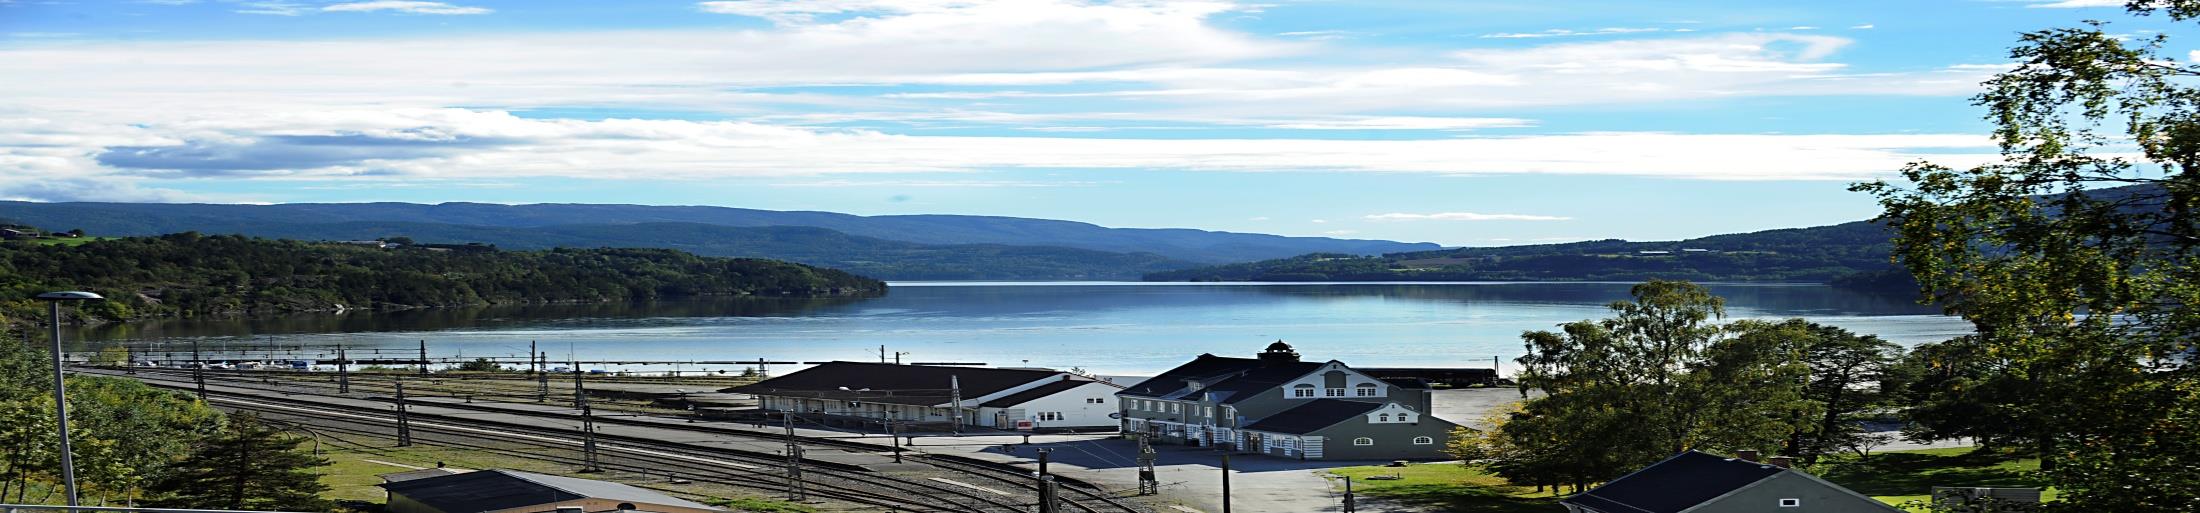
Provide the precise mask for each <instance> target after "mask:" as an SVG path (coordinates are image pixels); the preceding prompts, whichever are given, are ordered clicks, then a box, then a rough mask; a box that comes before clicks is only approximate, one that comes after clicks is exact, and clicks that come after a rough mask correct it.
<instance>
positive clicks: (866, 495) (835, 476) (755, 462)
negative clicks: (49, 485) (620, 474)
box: [88, 369, 1146, 513]
mask: <svg viewBox="0 0 2200 513" xmlns="http://www.w3.org/2000/svg"><path fill="white" fill-rule="evenodd" d="M88 371H89V372H95V373H101V374H121V373H120V372H116V371H114V370H112V369H90V370H88ZM137 374H138V376H136V377H138V378H139V379H141V380H144V381H147V382H149V383H154V384H156V385H159V386H167V387H171V388H184V389H189V388H193V387H194V384H193V383H192V378H191V371H188V370H179V369H138V370H137ZM288 374H301V376H288ZM205 376H206V380H207V383H208V384H209V385H212V386H222V387H235V388H245V389H253V390H264V391H271V392H279V393H284V394H310V395H327V396H338V397H348V398H353V399H368V400H388V398H385V397H374V396H367V397H358V394H357V393H355V394H353V395H340V394H336V393H335V392H334V389H335V388H336V385H335V384H334V383H332V382H329V381H332V380H324V379H321V378H323V377H324V375H322V374H317V373H289V372H280V371H276V372H270V371H207V372H206V373H205ZM148 377H154V378H156V379H147V378H148ZM295 378H306V379H295ZM361 378H365V379H361ZM376 381H378V380H376V379H374V378H373V377H372V375H366V376H361V375H355V376H354V379H353V383H352V387H353V388H354V389H363V388H364V389H376V388H381V386H378V384H377V383H376ZM408 381H410V380H408ZM382 384H386V382H384V383H382ZM407 388H408V390H412V389H413V387H407ZM568 392H570V389H568ZM209 393H210V398H211V397H212V396H213V395H215V393H216V391H215V390H211V389H210V390H209ZM218 395H223V396H225V397H224V398H223V399H225V400H226V401H227V403H228V404H231V405H239V404H241V402H253V403H258V404H257V405H256V407H254V408H252V409H254V411H263V412H264V411H268V410H270V409H279V408H292V409H297V408H309V409H310V408H313V407H332V406H333V405H328V404H313V405H312V406H299V405H280V404H278V405H275V406H269V404H268V403H280V402H285V401H283V400H274V399H270V398H265V397H260V396H255V395H250V394H238V396H239V397H245V398H250V399H248V400H247V399H238V398H233V397H226V396H229V395H231V394H229V393H228V392H226V391H224V392H220V393H219V394H218ZM416 397H418V396H416ZM429 397H446V398H459V397H471V398H480V397H482V396H479V395H471V394H467V395H440V396H429ZM490 397H491V398H496V397H503V396H490ZM511 397H519V398H525V399H532V398H534V397H536V395H535V394H532V393H527V394H514V395H513V396H511ZM553 397H555V394H553ZM515 403H516V404H536V403H533V402H531V401H528V402H515ZM422 404H423V405H426V406H435V407H439V408H452V409H468V410H479V411H488V412H496V413H502V414H508V415H516V416H525V417H534V418H542V419H552V420H558V421H563V422H570V423H574V424H577V423H578V422H579V420H580V419H579V415H578V414H574V413H562V412H543V411H520V410H513V409H509V408H493V407H489V406H488V405H487V404H480V405H473V404H454V403H444V402H433V403H422ZM243 408H244V407H241V406H240V409H243ZM324 411H326V410H324ZM297 413H298V412H296V411H292V412H290V414H292V415H296V414H297ZM336 413H343V414H345V415H353V416H366V417H370V418H372V419H373V420H376V421H379V422H381V423H385V424H389V425H390V429H391V430H394V423H395V419H394V418H390V417H389V416H387V415H386V414H387V413H388V411H387V410H373V411H359V410H356V409H353V410H352V411H340V412H336ZM413 416H414V417H415V418H427V417H433V418H435V419H436V421H437V422H438V423H448V422H454V420H452V419H449V418H448V417H443V416H431V415H423V414H419V413H414V414H413ZM664 418H669V417H662V418H659V419H658V421H654V422H653V421H649V420H645V419H644V418H636V417H633V416H620V415H613V416H604V415H599V416H596V418H595V421H596V422H597V423H598V424H625V425H632V426H644V427H649V428H654V429H669V430H679V431H692V432H702V433H709V434H712V435H717V436H728V437H735V438H741V439H749V440H757V441H769V442H775V443H776V442H784V441H785V440H786V438H785V437H782V436H775V435H765V434H760V433H756V432H751V431H742V430H736V429H728V428H713V427H710V426H707V425H690V424H685V423H674V424H668V423H666V422H664V421H663V419H664ZM355 420H365V419H355ZM455 421H457V422H474V423H480V420H479V419H456V420H455ZM496 424H498V425H497V426H496V428H495V429H498V430H505V431H510V430H514V429H518V430H522V431H523V432H529V433H532V434H531V435H529V436H531V437H533V438H538V440H534V441H533V442H531V443H536V444H538V445H540V444H553V443H555V444H564V445H565V447H563V448H565V449H574V448H577V447H578V446H579V444H580V442H579V441H575V440H571V439H562V440H559V441H557V442H547V441H543V440H539V438H544V437H556V436H560V435H568V436H569V435H571V431H563V432H554V433H543V432H540V431H541V428H540V427H539V426H528V425H515V424H511V423H496ZM413 425H414V426H415V427H414V430H415V431H416V432H418V431H419V430H420V429H421V428H420V427H419V426H422V425H423V423H421V422H418V421H415V422H414V423H413ZM447 427H457V428H460V429H476V430H478V428H465V427H463V426H447ZM332 429H356V428H352V427H343V426H338V427H333V428H332ZM572 429H573V430H575V431H577V430H578V428H577V426H576V427H574V428H572ZM438 433H439V436H449V435H451V434H452V432H451V430H450V429H443V430H442V431H439V432H438ZM515 434H516V433H515ZM475 436H488V435H487V434H482V433H476V435H475ZM387 437H392V438H394V434H389V435H387ZM416 437H417V435H416ZM598 438H599V439H600V440H607V441H613V442H616V443H617V444H619V445H617V446H616V447H617V448H618V450H632V449H642V450H647V451H651V452H656V453H660V454H659V456H660V457H661V456H662V455H663V454H662V453H664V452H665V451H679V452H694V451H703V452H706V453H711V454H712V455H713V456H715V457H724V458H726V459H728V460H730V461H729V462H734V463H738V464H739V465H741V466H746V467H751V468H748V469H740V468H739V467H733V468H736V469H739V470H738V471H733V470H727V469H726V468H723V467H725V466H723V465H722V466H721V467H722V468H717V469H708V468H700V467H697V465H704V464H703V463H698V462H694V461H685V460H682V461H680V463H679V464H680V465H682V466H683V468H686V469H687V471H684V472H682V473H681V474H680V475H681V476H682V477H688V476H689V473H688V472H695V473H696V475H697V476H698V477H708V478H709V479H696V478H690V479H695V480H698V481H703V482H714V483H720V484H727V485H733V486H743V487H750V488H759V489H765V490H771V491H776V492H784V491H787V489H788V485H787V481H786V479H785V478H784V477H783V475H782V474H773V473H783V472H784V465H785V460H784V459H783V457H781V456H778V455H776V454H762V453H753V452H741V451H732V450H727V449H722V448H707V447H697V446H693V445H684V444H667V443H664V442H658V441H654V440H639V439H630V438H626V437H616V436H607V435H602V434H600V433H599V435H598ZM416 440H417V438H416ZM797 440H798V442H799V443H801V444H803V445H814V446H824V447H832V448H840V449H848V450H853V451H858V452H880V451H884V450H886V448H884V447H880V446H878V445H874V444H870V443H863V442H855V441H850V440H838V439H831V438H817V437H797ZM506 441H510V440H506ZM446 445H448V444H446ZM473 445H475V446H479V445H480V444H473ZM473 448H477V449H478V447H473ZM601 448H602V449H603V450H602V451H599V452H610V451H613V448H614V446H610V445H604V446H601ZM500 453H503V452H500ZM674 454H677V452H675V453H674ZM906 455H907V457H909V458H911V459H913V460H915V461H918V462H922V463H925V464H928V465H931V466H933V467H936V468H940V469H942V470H947V471H951V472H954V473H956V475H958V476H962V477H965V478H966V479H968V480H972V481H978V482H976V483H964V486H951V485H944V484H941V483H937V482H933V481H931V480H914V479H902V478H896V477H893V476H883V475H878V474H872V473H868V472H860V471H855V470H850V469H845V468H827V467H826V466H824V465H810V466H806V467H805V469H804V474H805V476H806V477H808V478H809V479H806V480H805V481H804V482H805V483H807V484H808V485H809V486H811V487H813V489H818V490H820V492H821V493H819V495H821V496H826V497H830V498H834V499H836V500H843V501H847V502H851V503H855V504H864V505H871V506H884V507H889V508H900V509H902V510H910V511H1004V510H1005V511H1031V509H1032V503H1033V501H1035V500H1036V497H1037V496H1038V485H1037V484H1036V483H1035V480H1034V479H1032V477H1031V476H1030V475H1029V474H1028V473H1027V472H1028V471H1025V470H1023V469H1019V468H1016V467H1013V466H1008V465H1002V464H998V463H992V462H985V461H982V460H973V459H968V458H962V457H957V456H949V455H938V454H929V453H922V452H912V453H906ZM535 459H542V458H535ZM564 460H570V461H564ZM559 461H563V462H568V463H572V462H579V459H578V458H577V457H572V458H564V459H563V460H559ZM626 466H627V467H633V465H631V464H629V465H626ZM658 466H659V467H662V465H661V464H660V465H658ZM758 468H761V469H768V471H765V472H759V471H757V470H755V469H758ZM772 476H778V477H772ZM821 478H822V479H821ZM832 480H844V481H850V482H857V483H868V484H865V485H846V484H834V483H831V482H829V481H832ZM1060 483H1061V484H1062V486H1060V487H1058V489H1059V490H1060V492H1061V498H1062V499H1063V506H1064V508H1063V511H1075V512H1082V513H1118V512H1124V513H1143V512H1144V511H1146V510H1145V509H1143V508H1141V507H1139V506H1136V505H1133V504H1128V503H1126V502H1124V501H1121V500H1118V499H1116V498H1114V497H1110V496H1108V494H1107V493H1106V492H1105V491H1103V490H1100V489H1098V488H1097V487H1094V486H1092V485H1090V484H1088V483H1084V482H1081V481H1076V480H1072V479H1063V480H1061V481H1060ZM861 486H886V487H887V488H889V490H888V491H887V492H883V493H873V492H865V491H862V490H861V488H860V487H861ZM1002 488H1007V489H1009V490H1013V492H1007V493H1005V494H1004V493H1003V492H1001V490H1000V489H1002ZM912 497H938V498H945V499H948V501H949V503H947V504H919V503H916V502H917V501H911V500H910V499H911V498H912ZM897 500H898V501H900V502H899V503H895V502H894V501H897ZM943 508H944V509H943ZM958 508H960V509H958Z"/></svg>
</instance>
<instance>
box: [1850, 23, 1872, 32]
mask: <svg viewBox="0 0 2200 513" xmlns="http://www.w3.org/2000/svg"><path fill="white" fill-rule="evenodd" d="M1849 28H1852V29H1856V30H1871V29H1872V28H1873V26H1872V24H1870V23H1865V24H1862V25H1850V26H1849Z"/></svg>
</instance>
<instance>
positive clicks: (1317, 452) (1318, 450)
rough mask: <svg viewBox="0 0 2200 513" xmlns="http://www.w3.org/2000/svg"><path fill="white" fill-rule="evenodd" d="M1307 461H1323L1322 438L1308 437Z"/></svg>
mask: <svg viewBox="0 0 2200 513" xmlns="http://www.w3.org/2000/svg"><path fill="white" fill-rule="evenodd" d="M1306 459H1310V460H1318V459H1322V437H1318V436H1309V437H1306Z"/></svg>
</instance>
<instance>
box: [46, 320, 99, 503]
mask: <svg viewBox="0 0 2200 513" xmlns="http://www.w3.org/2000/svg"><path fill="white" fill-rule="evenodd" d="M102 299H106V298H103V297H100V296H99V294H93V293H90V292H81V291H66V292H47V293H44V294H39V295H38V300H39V301H45V302H46V314H47V316H46V318H47V320H48V322H49V323H50V324H52V325H53V408H54V423H55V424H56V425H58V426H59V428H60V431H61V482H62V484H63V485H65V486H66V487H67V488H68V491H69V505H70V506H76V505H77V502H76V460H75V458H74V457H73V456H72V455H71V454H70V452H69V400H68V385H67V384H66V383H65V382H64V381H63V380H62V379H61V364H62V362H61V303H62V302H64V301H98V300H102Z"/></svg>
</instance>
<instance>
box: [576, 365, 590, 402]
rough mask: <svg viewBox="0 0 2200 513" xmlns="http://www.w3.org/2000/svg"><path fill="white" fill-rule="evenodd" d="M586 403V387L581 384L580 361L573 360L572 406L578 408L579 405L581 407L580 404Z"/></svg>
mask: <svg viewBox="0 0 2200 513" xmlns="http://www.w3.org/2000/svg"><path fill="white" fill-rule="evenodd" d="M586 404H588V389H587V388H584V385H582V384H581V362H580V361H579V360H574V361H573V407H574V408H579V407H581V406H583V405H586Z"/></svg>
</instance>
